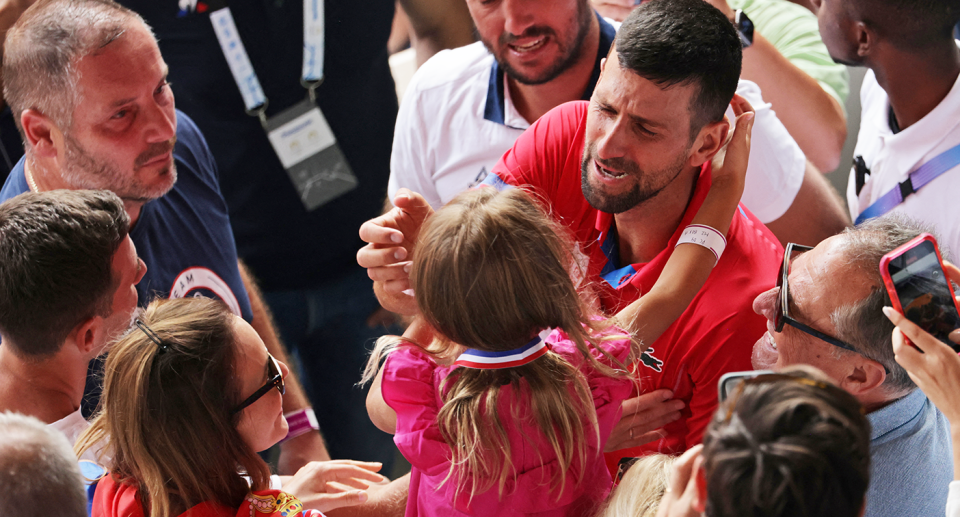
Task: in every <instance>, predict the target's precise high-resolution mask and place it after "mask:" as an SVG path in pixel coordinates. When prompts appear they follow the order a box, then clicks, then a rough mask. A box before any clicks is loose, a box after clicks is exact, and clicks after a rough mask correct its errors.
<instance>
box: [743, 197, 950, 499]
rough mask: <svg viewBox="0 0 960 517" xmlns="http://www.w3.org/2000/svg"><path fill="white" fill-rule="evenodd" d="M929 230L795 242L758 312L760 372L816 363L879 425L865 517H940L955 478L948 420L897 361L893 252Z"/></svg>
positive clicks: (883, 229)
mask: <svg viewBox="0 0 960 517" xmlns="http://www.w3.org/2000/svg"><path fill="white" fill-rule="evenodd" d="M923 231H925V230H924V229H922V228H920V227H919V226H917V225H916V224H915V223H913V222H911V221H909V220H907V219H905V218H902V217H900V216H886V217H882V218H878V219H874V220H871V221H868V222H866V223H863V224H861V225H859V226H857V227H856V228H853V229H849V230H847V231H845V232H844V233H842V234H840V235H837V236H835V237H831V238H829V239H827V240H825V241H823V242H822V243H820V244H819V245H818V246H817V247H816V248H808V247H805V246H798V245H795V244H788V245H787V247H786V249H785V253H784V258H783V264H782V266H781V270H780V275H779V277H778V281H777V282H778V285H777V286H775V287H774V288H772V289H770V290H768V291H766V292H764V293H762V294H761V295H760V296H758V297H757V298H756V300H754V302H753V309H754V311H756V312H757V313H758V314H760V315H762V316H764V317H765V318H766V319H767V332H766V334H764V335H763V337H761V338H760V340H759V341H757V343H756V344H755V345H754V348H753V366H754V368H756V369H758V370H759V369H766V370H779V369H781V368H785V367H787V366H790V365H795V364H808V365H812V366H815V367H817V368H819V369H821V370H823V371H824V372H825V373H826V374H827V375H828V376H829V377H830V378H831V379H832V380H833V381H834V382H835V383H836V384H837V385H838V386H840V387H841V388H843V389H845V390H847V391H848V392H849V393H850V394H852V395H853V396H855V397H856V398H857V399H858V400H859V401H860V403H861V404H863V406H864V408H865V409H866V411H867V417H868V419H869V420H870V425H871V435H870V438H871V442H870V454H871V464H872V467H871V471H872V472H871V481H870V488H869V490H868V492H867V505H866V512H865V514H864V515H865V516H866V517H878V516H890V517H893V516H902V515H910V516H911V517H925V516H931V517H932V516H940V515H943V508H944V505H945V504H946V501H947V486H948V485H949V483H950V480H952V479H953V466H952V463H951V458H952V449H951V442H950V427H949V424H948V422H947V420H946V418H945V417H944V416H943V415H942V414H941V413H940V412H939V411H938V410H937V409H936V408H935V407H934V406H933V404H932V403H931V402H930V401H929V400H927V397H926V396H925V395H924V394H923V392H922V391H920V390H919V389H917V387H916V385H915V384H914V383H913V381H912V380H911V379H910V377H909V376H908V375H907V372H906V371H905V370H904V369H903V367H901V366H900V365H899V364H898V363H897V362H896V361H895V360H894V354H893V345H892V343H891V335H892V331H893V324H892V323H890V321H889V320H888V319H887V318H886V317H885V316H884V315H883V312H882V311H881V309H882V308H883V307H884V306H889V305H890V298H889V295H888V294H887V290H886V289H885V288H884V286H883V280H882V278H881V277H880V259H881V258H882V257H883V255H884V254H886V253H889V252H890V251H893V250H894V249H896V248H897V247H898V246H900V245H902V244H904V243H906V242H908V241H909V240H910V239H912V238H914V237H916V236H917V235H919V234H920V233H921V232H923Z"/></svg>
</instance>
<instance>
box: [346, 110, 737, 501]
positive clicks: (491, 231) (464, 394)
mask: <svg viewBox="0 0 960 517" xmlns="http://www.w3.org/2000/svg"><path fill="white" fill-rule="evenodd" d="M748 120H749V119H748ZM738 146H739V147H738V149H737V151H738V152H739V151H743V153H744V154H743V155H742V156H746V151H745V150H744V147H745V146H746V143H745V142H743V141H741V142H739V144H738ZM734 162H736V163H734ZM741 165H742V168H741ZM745 169H746V160H745V159H742V160H740V161H737V159H731V157H728V160H727V164H726V165H725V166H724V167H720V168H718V169H717V170H716V171H715V172H714V182H713V187H712V188H711V191H710V193H709V195H708V196H707V199H706V200H705V201H704V204H703V205H702V206H701V208H700V211H699V212H698V214H697V217H696V218H695V219H694V221H693V223H695V224H701V225H706V226H710V227H712V228H711V229H710V230H713V229H714V228H716V229H718V230H713V231H716V232H717V233H718V234H720V235H721V236H722V235H723V234H725V233H726V232H727V230H728V229H729V224H730V220H731V218H732V216H733V213H734V210H736V207H737V203H738V201H739V198H740V195H741V193H742V189H743V171H744V170H745ZM562 235H564V234H563V233H562V231H560V230H559V229H558V227H557V226H556V225H555V224H554V223H553V222H552V221H551V220H550V218H549V217H548V216H547V215H546V214H545V213H544V212H543V211H542V210H541V208H540V206H539V205H538V204H537V202H536V201H534V199H533V198H532V196H531V195H530V194H528V193H526V192H525V191H523V190H521V189H514V190H509V191H506V192H502V193H500V192H496V191H495V190H494V189H490V188H481V189H476V190H473V191H468V192H465V193H463V194H461V195H460V196H458V197H457V198H455V199H454V200H453V201H451V202H450V203H449V204H448V205H447V206H445V207H444V208H443V209H441V210H440V211H439V212H437V213H436V214H435V215H433V216H432V217H431V218H430V219H428V220H427V221H426V222H425V224H424V226H423V228H422V230H421V232H420V236H419V240H418V242H417V246H416V250H415V252H414V258H413V268H412V270H411V273H410V274H411V285H412V286H413V289H414V293H415V298H416V301H417V305H418V307H419V310H420V314H421V317H422V319H421V320H418V321H417V322H415V323H414V324H413V325H412V327H411V328H412V329H413V330H411V331H408V333H407V335H408V336H415V338H412V339H411V338H408V339H403V338H396V337H393V336H385V337H384V338H381V339H380V340H379V341H378V342H377V346H376V348H375V350H374V352H373V354H372V356H371V358H370V361H369V363H368V365H367V370H366V372H365V375H364V380H365V381H368V380H370V379H374V382H373V385H372V387H371V389H370V393H369V395H368V400H367V407H368V411H369V412H370V416H371V418H372V419H373V421H374V423H376V424H377V425H378V426H379V427H380V428H381V429H383V430H385V431H387V432H391V433H393V434H395V438H394V440H395V442H396V444H397V446H398V447H399V448H400V451H401V452H402V453H403V455H404V456H405V457H406V458H407V459H408V460H409V461H410V463H411V464H412V466H413V469H412V475H411V480H410V495H409V499H408V503H407V511H406V515H407V516H408V517H411V516H454V515H491V516H492V515H496V516H498V517H506V516H520V515H538V516H568V515H569V516H584V515H591V514H592V513H593V512H594V511H595V510H596V507H597V505H598V503H600V502H601V501H603V499H604V498H605V496H606V495H607V492H608V491H609V489H610V487H611V485H612V479H611V476H610V473H609V472H608V470H607V468H606V466H605V465H604V461H603V458H602V451H603V446H604V443H605V442H606V439H607V437H608V436H609V434H610V432H611V430H612V428H613V426H614V424H615V423H616V422H617V421H618V420H619V417H620V405H621V402H622V401H623V400H625V399H626V398H628V397H630V396H631V394H632V392H633V390H634V388H635V386H634V381H633V380H632V375H631V374H632V372H633V369H632V368H633V365H634V362H635V359H637V358H638V357H639V353H640V347H639V346H638V345H639V343H640V342H652V341H654V340H655V339H656V338H657V337H658V336H659V335H660V334H661V333H662V332H663V330H665V329H666V328H667V327H668V326H669V325H670V324H672V322H673V321H674V320H675V319H676V318H677V317H678V316H679V315H680V314H681V313H682V312H683V310H684V309H685V308H686V306H687V304H689V302H690V300H691V299H692V297H693V296H694V295H695V294H696V292H697V291H698V290H699V288H700V287H702V285H703V282H704V281H705V280H706V278H707V276H708V275H709V272H710V270H711V268H712V267H713V265H714V263H715V261H716V260H717V257H716V256H715V255H714V251H717V250H714V251H711V250H710V249H708V248H706V247H702V246H678V247H677V249H676V251H675V252H674V253H673V255H672V257H671V258H670V260H669V262H668V264H667V266H666V267H665V269H664V272H663V274H662V276H661V277H660V280H658V282H657V284H656V285H655V286H654V287H653V289H652V290H651V291H650V292H649V293H648V294H646V295H645V296H644V297H643V298H642V301H643V302H644V303H642V304H641V303H640V300H638V301H637V302H635V303H634V304H632V305H631V306H629V307H628V308H627V309H625V310H624V311H623V312H621V314H620V317H621V319H620V320H619V321H614V320H612V319H608V318H603V317H601V316H600V315H599V314H597V313H596V312H595V311H594V310H592V309H591V308H590V307H589V306H588V304H587V303H586V302H585V301H584V299H585V298H586V297H584V296H582V295H583V294H584V293H583V291H585V290H586V289H589V286H584V285H581V286H577V285H575V284H574V282H573V281H572V280H571V276H573V277H574V278H582V274H580V272H579V271H580V267H579V265H578V264H577V262H576V260H575V258H574V256H573V254H572V253H571V250H572V249H573V246H572V245H571V244H570V243H569V242H567V241H566V240H565V239H564V238H562V237H561V236H562ZM720 251H722V250H720ZM571 273H572V274H571ZM424 329H426V330H424ZM384 356H386V361H385V363H384V365H383V368H382V369H380V368H379V364H380V361H381V359H383V357H384ZM378 370H379V373H378Z"/></svg>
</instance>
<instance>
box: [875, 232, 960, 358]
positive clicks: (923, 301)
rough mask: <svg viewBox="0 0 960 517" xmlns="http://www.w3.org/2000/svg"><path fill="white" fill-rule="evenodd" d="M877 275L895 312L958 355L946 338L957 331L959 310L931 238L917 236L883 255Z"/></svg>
mask: <svg viewBox="0 0 960 517" xmlns="http://www.w3.org/2000/svg"><path fill="white" fill-rule="evenodd" d="M880 275H881V276H882V277H883V283H884V285H885V286H886V288H887V292H888V293H889V294H890V301H891V303H892V304H893V308H894V309H896V310H897V311H898V312H900V313H901V314H903V315H904V316H906V317H907V319H909V320H910V321H912V322H913V323H915V324H916V325H917V326H919V327H920V328H921V329H923V330H924V331H926V332H928V333H930V334H931V335H933V336H934V337H935V338H937V339H938V340H940V341H941V342H943V343H946V344H947V345H950V346H951V347H952V348H953V349H954V351H956V352H960V345H957V344H956V343H954V342H953V341H951V340H950V339H949V338H948V336H949V334H950V332H952V331H954V330H956V329H957V328H960V308H958V306H957V300H956V298H955V297H954V293H953V288H952V286H951V285H950V281H949V279H948V278H947V275H946V273H945V272H944V269H943V259H942V258H941V256H940V250H939V248H938V247H937V241H936V239H934V238H933V236H932V235H930V234H928V233H923V234H920V235H919V236H917V237H916V238H915V239H913V240H911V241H910V242H908V243H906V244H904V245H903V246H900V247H899V248H897V249H895V250H893V251H891V252H890V253H887V254H886V255H884V256H883V259H882V260H881V261H880Z"/></svg>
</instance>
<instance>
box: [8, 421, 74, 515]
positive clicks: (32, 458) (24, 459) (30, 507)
mask: <svg viewBox="0 0 960 517" xmlns="http://www.w3.org/2000/svg"><path fill="white" fill-rule="evenodd" d="M0 486H2V487H3V490H0V508H4V513H5V514H6V512H8V511H9V512H11V513H14V514H16V515H18V516H21V517H41V516H46V515H51V514H56V515H64V516H68V517H85V516H86V515H87V496H86V492H85V490H84V486H83V478H81V476H80V468H79V467H78V465H77V457H76V456H75V455H74V454H73V450H72V449H71V447H70V444H69V443H68V442H67V438H66V437H65V436H63V435H62V434H61V433H59V432H58V431H56V430H54V429H51V428H49V427H47V426H45V425H43V424H42V423H41V422H40V421H39V420H37V419H36V418H33V417H27V416H23V415H20V414H16V413H0Z"/></svg>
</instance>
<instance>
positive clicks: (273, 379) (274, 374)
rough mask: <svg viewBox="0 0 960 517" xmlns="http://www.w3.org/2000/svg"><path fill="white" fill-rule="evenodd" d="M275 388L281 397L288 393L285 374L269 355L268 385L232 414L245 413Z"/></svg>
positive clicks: (248, 398) (242, 403) (246, 400)
mask: <svg viewBox="0 0 960 517" xmlns="http://www.w3.org/2000/svg"><path fill="white" fill-rule="evenodd" d="M273 388H277V391H279V392H280V394H281V395H283V394H284V393H286V392H287V388H286V386H284V385H283V372H282V371H281V370H280V363H279V362H278V361H277V360H276V359H274V357H273V356H272V355H270V354H267V383H266V384H264V385H263V386H261V387H260V389H258V390H257V391H255V392H253V395H250V396H249V397H247V398H246V399H245V400H244V401H243V402H241V403H240V405H238V406H237V407H235V408H233V411H232V412H231V414H234V415H235V414H237V413H239V412H241V411H243V410H244V409H246V408H247V406H249V405H250V404H253V403H254V402H256V401H258V400H260V399H261V398H262V397H263V396H264V395H266V394H267V393H269V392H270V390H271V389H273Z"/></svg>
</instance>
